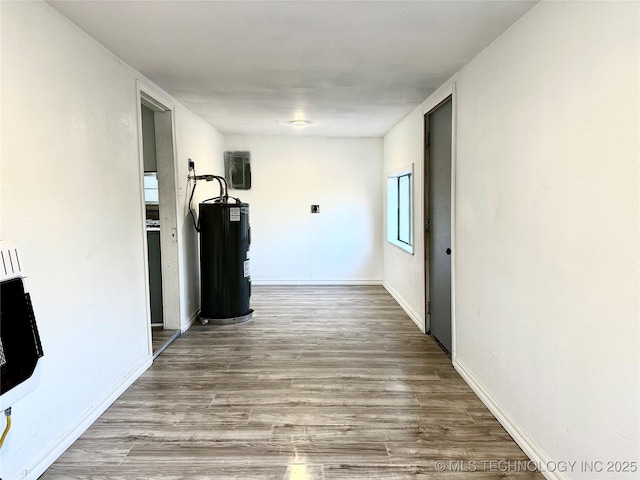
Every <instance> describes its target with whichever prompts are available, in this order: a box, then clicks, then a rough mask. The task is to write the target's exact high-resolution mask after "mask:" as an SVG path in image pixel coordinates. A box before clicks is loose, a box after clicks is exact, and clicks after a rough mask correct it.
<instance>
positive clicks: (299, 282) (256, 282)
mask: <svg viewBox="0 0 640 480" xmlns="http://www.w3.org/2000/svg"><path fill="white" fill-rule="evenodd" d="M251 284H252V285H255V286H256V287H259V286H266V285H274V286H275V285H382V280H371V279H369V278H356V279H350V280H342V279H338V280H336V279H333V280H332V279H325V280H309V279H303V280H253V279H252V280H251Z"/></svg>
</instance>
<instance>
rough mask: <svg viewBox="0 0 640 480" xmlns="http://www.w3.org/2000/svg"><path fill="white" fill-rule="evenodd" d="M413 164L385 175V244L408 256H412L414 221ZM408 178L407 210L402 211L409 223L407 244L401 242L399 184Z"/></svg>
mask: <svg viewBox="0 0 640 480" xmlns="http://www.w3.org/2000/svg"><path fill="white" fill-rule="evenodd" d="M413 165H414V164H413V163H412V164H411V165H408V166H406V167H404V168H402V169H400V170H396V171H394V172H391V173H388V174H387V184H386V199H387V225H386V230H387V234H386V237H387V242H389V243H390V244H391V245H394V246H395V247H398V248H399V249H401V250H402V251H404V252H407V253H409V254H410V255H413V254H414V243H415V242H414V231H415V228H414V221H413V220H414V219H413V211H414V206H413V203H414V198H413V184H414V181H413V180H414V172H413ZM405 177H408V190H409V192H408V205H407V207H406V208H407V210H408V211H407V210H404V213H405V215H406V216H407V219H408V222H409V225H408V227H409V238H408V240H409V243H407V242H405V241H404V240H401V239H400V237H401V229H400V223H401V218H402V217H403V215H401V213H402V212H401V208H402V207H403V205H402V200H403V199H402V198H401V189H400V183H401V180H400V179H401V178H405Z"/></svg>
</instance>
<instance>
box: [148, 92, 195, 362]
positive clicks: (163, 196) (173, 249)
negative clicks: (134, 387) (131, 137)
mask: <svg viewBox="0 0 640 480" xmlns="http://www.w3.org/2000/svg"><path fill="white" fill-rule="evenodd" d="M143 103H144V104H145V105H146V106H148V107H149V108H151V109H152V110H154V112H160V113H161V112H166V113H168V114H169V115H170V117H171V118H170V122H169V121H167V120H168V119H166V118H165V119H160V121H159V119H158V117H157V116H154V128H156V129H158V128H166V129H168V128H170V129H171V134H170V136H169V138H170V142H171V145H170V146H167V145H166V144H165V145H163V146H162V149H163V150H164V151H170V152H171V154H170V156H166V158H164V159H161V158H160V156H158V167H157V170H158V177H160V175H161V174H160V169H161V168H162V170H163V175H165V176H166V177H167V178H165V182H164V185H165V188H164V189H163V190H160V191H159V195H160V199H159V200H160V204H161V207H160V214H161V216H162V218H161V221H160V251H161V253H162V259H161V268H162V291H163V295H162V307H163V319H162V320H163V322H162V324H163V328H165V329H172V330H174V329H176V330H181V329H182V324H183V323H184V322H183V319H182V308H181V302H182V285H181V282H180V270H181V268H180V267H181V258H180V240H181V239H180V236H179V235H178V219H179V215H178V212H179V209H178V200H179V199H178V192H179V190H178V171H177V162H176V158H177V150H176V115H175V104H174V103H173V101H172V100H171V99H170V98H168V97H167V96H166V95H164V94H162V93H160V92H158V91H157V90H155V89H153V88H152V87H150V86H149V85H146V84H145V83H143V82H142V81H140V80H136V110H137V115H138V119H137V120H138V163H139V165H138V168H139V176H140V190H141V193H140V209H141V213H142V219H143V222H142V225H141V226H142V231H143V235H142V238H143V258H144V288H145V308H146V321H147V335H148V343H149V354H150V355H153V349H152V341H151V307H150V291H149V260H148V257H147V252H148V243H147V231H146V225H145V223H144V219H145V218H146V208H145V202H144V155H143V145H142V107H141V105H142V104H143ZM158 137H162V136H158V135H156V146H157V145H158V143H160V142H163V141H166V140H167V139H166V138H165V139H162V138H161V139H160V140H159V138H158ZM161 163H162V166H161ZM159 181H160V178H159ZM167 186H168V187H169V188H166V187H167ZM163 211H164V213H163ZM170 294H171V295H170Z"/></svg>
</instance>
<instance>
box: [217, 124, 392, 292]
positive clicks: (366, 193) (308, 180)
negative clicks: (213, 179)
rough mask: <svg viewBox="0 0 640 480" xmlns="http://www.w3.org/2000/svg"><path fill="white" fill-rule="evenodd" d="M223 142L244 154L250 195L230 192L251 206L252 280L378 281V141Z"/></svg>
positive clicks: (234, 139) (232, 139)
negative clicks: (314, 209)
mask: <svg viewBox="0 0 640 480" xmlns="http://www.w3.org/2000/svg"><path fill="white" fill-rule="evenodd" d="M224 145H225V150H232V151H233V150H247V151H250V152H251V175H252V187H251V190H234V191H233V192H235V193H232V194H233V195H237V196H239V197H240V198H241V199H242V201H244V202H247V203H249V204H250V206H251V207H250V213H249V218H250V222H251V234H252V244H251V279H252V281H253V282H254V283H332V282H335V283H355V284H358V283H380V282H381V279H382V265H381V259H382V253H381V238H380V234H381V232H382V222H381V219H382V189H381V183H380V176H381V172H382V139H381V138H364V139H353V138H317V137H280V136H241V135H225V136H224ZM207 173H213V172H207ZM217 173H223V172H222V170H220V171H218V172H217ZM311 204H317V205H320V213H319V214H311V213H310V209H311Z"/></svg>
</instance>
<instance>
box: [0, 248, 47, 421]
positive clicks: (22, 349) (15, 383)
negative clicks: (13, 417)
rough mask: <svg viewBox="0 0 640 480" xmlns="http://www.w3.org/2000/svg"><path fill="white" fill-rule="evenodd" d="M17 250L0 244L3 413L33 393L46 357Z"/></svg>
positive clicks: (0, 402)
mask: <svg viewBox="0 0 640 480" xmlns="http://www.w3.org/2000/svg"><path fill="white" fill-rule="evenodd" d="M20 260H21V259H20V255H19V252H18V249H17V248H15V247H14V246H12V245H7V244H6V242H2V243H1V244H0V409H5V408H7V407H10V406H11V405H12V404H13V403H14V402H15V401H17V400H19V399H20V398H22V397H23V396H24V395H26V394H27V393H29V392H30V391H31V390H33V389H34V388H35V387H36V386H37V383H38V375H37V373H38V371H37V366H38V360H39V359H40V358H41V357H42V356H43V355H44V353H43V350H42V344H41V342H40V335H39V333H38V327H37V325H36V320H35V315H34V313H33V307H32V305H31V297H30V296H29V293H28V292H27V291H26V288H25V282H24V280H25V276H24V275H23V270H22V264H21V261H20Z"/></svg>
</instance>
